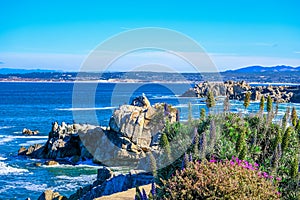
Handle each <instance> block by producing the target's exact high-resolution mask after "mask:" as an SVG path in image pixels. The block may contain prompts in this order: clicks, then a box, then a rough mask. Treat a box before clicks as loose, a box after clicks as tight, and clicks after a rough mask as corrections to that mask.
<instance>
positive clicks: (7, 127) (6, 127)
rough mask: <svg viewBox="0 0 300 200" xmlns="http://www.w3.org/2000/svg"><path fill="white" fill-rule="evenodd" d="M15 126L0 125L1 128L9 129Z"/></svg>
mask: <svg viewBox="0 0 300 200" xmlns="http://www.w3.org/2000/svg"><path fill="white" fill-rule="evenodd" d="M14 127H15V126H0V130H1V129H9V128H14Z"/></svg>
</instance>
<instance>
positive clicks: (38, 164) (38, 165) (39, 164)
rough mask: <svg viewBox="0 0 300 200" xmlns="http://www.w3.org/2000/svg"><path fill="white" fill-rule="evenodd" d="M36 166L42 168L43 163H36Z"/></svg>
mask: <svg viewBox="0 0 300 200" xmlns="http://www.w3.org/2000/svg"><path fill="white" fill-rule="evenodd" d="M34 165H35V166H36V167H40V166H42V163H40V162H37V163H35V164H34Z"/></svg>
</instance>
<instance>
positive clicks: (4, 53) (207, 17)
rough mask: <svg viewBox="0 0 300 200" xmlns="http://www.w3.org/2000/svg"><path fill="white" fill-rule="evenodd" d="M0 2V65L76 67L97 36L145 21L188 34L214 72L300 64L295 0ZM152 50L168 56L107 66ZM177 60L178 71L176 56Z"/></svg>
mask: <svg viewBox="0 0 300 200" xmlns="http://www.w3.org/2000/svg"><path fill="white" fill-rule="evenodd" d="M0 5H1V6H0V8H1V12H0V68H24V69H35V68H39V69H55V70H56V69H57V70H63V71H79V70H80V69H81V66H82V64H83V63H84V61H85V60H86V59H88V57H89V55H90V52H92V51H93V50H94V49H95V48H96V47H97V46H98V45H99V44H101V43H102V42H103V41H105V40H107V39H108V38H111V37H112V36H114V35H116V34H120V33H121V32H124V31H128V30H132V29H136V28H143V27H160V28H167V29H171V30H175V31H177V32H179V33H182V34H184V35H186V36H188V37H190V38H192V39H193V40H195V41H196V42H197V43H198V44H199V45H200V46H201V47H202V48H203V49H204V51H205V52H206V53H207V54H208V55H209V56H210V58H211V60H212V61H213V63H214V64H215V65H216V67H217V68H218V70H220V71H223V70H226V69H236V68H241V67H245V66H250V65H262V66H272V65H291V66H300V17H299V16H298V15H297V13H298V12H299V10H298V9H299V7H300V1H298V0H287V1H283V0H272V1H271V0H264V1H262V0H260V1H259V0H244V1H240V0H227V1H223V0H219V1H217V0H211V1H200V0H199V1H194V0H187V1H176V0H175V1H168V0H165V1H156V0H152V1H141V0H139V1H137V0H127V1H113V0H111V1H96V0H95V1H91V0H87V1H77V0H73V1H68V0H64V1H58V0H52V1H38V0H27V1H18V2H17V3H16V1H9V0H3V1H1V3H0ZM174 42H176V41H174ZM152 56H153V58H154V59H155V60H156V61H157V62H159V60H160V59H161V60H162V61H163V60H164V59H172V58H171V57H170V56H165V53H164V54H162V55H157V52H154V54H153V55H151V54H149V52H147V53H145V54H143V53H141V52H140V53H139V54H138V55H137V54H134V53H132V54H128V55H127V56H126V57H124V58H121V59H119V60H118V63H116V64H115V67H114V68H112V69H113V70H119V71H126V70H130V67H129V66H133V65H135V62H136V60H139V61H143V60H147V62H148V61H149V62H150V60H151V58H152ZM121 61H122V62H121ZM145 64H147V63H145ZM172 64H173V65H176V62H174V63H172ZM177 65H178V66H177V67H179V69H178V70H180V67H181V70H183V71H184V68H185V66H184V64H182V62H178V63H177Z"/></svg>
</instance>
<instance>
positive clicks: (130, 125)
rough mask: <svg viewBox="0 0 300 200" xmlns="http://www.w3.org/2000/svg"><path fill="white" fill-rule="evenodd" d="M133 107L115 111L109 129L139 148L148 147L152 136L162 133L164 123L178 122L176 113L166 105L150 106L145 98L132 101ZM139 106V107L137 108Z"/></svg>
mask: <svg viewBox="0 0 300 200" xmlns="http://www.w3.org/2000/svg"><path fill="white" fill-rule="evenodd" d="M132 104H133V105H138V106H133V105H123V106H120V108H119V109H117V110H115V111H114V113H113V115H112V117H111V119H110V122H109V126H110V129H111V130H113V131H115V132H119V133H121V134H122V136H124V137H126V138H129V139H130V140H131V141H132V142H133V143H135V144H137V145H138V146H141V147H149V146H150V144H151V140H152V138H153V136H155V135H156V134H158V133H159V132H161V131H162V129H163V128H164V125H165V121H166V120H169V121H170V122H171V123H173V122H175V121H177V120H178V116H177V115H178V111H177V109H175V108H172V107H171V106H168V105H167V104H155V105H154V106H153V107H152V106H150V102H149V100H148V99H147V98H146V97H139V98H137V99H134V100H133V102H132ZM139 106H140V107H139Z"/></svg>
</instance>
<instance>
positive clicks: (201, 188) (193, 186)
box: [158, 158, 280, 199]
mask: <svg viewBox="0 0 300 200" xmlns="http://www.w3.org/2000/svg"><path fill="white" fill-rule="evenodd" d="M158 197H159V199H279V198H280V193H279V192H278V191H277V181H276V179H273V177H272V176H270V175H268V174H267V173H262V172H258V171H257V165H253V166H252V165H251V164H249V163H248V162H246V161H242V160H239V159H237V158H234V159H232V160H231V161H226V162H216V160H211V161H210V162H193V163H191V164H190V165H189V167H188V168H186V169H184V170H181V171H176V173H175V175H174V176H173V177H171V178H170V179H169V180H165V181H163V186H162V187H161V189H160V191H159V194H158Z"/></svg>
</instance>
